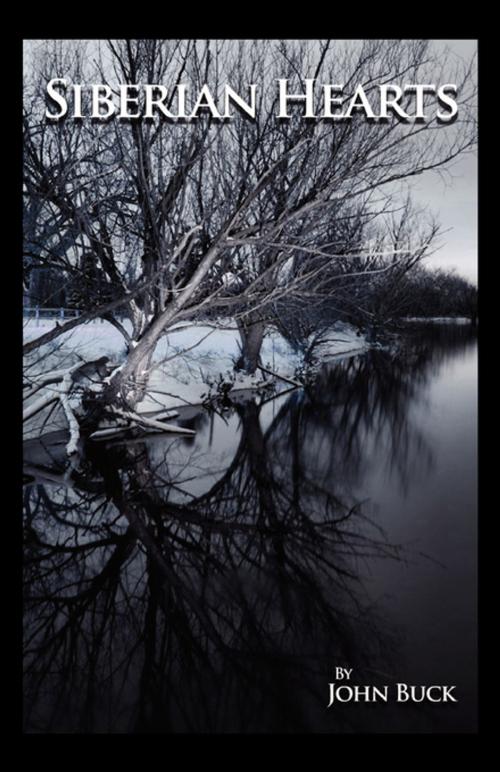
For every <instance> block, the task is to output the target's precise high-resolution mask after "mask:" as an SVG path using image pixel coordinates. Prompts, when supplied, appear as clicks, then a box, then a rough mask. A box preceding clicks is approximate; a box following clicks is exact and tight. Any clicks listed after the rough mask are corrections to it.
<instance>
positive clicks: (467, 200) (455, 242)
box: [25, 40, 477, 281]
mask: <svg viewBox="0 0 500 772" xmlns="http://www.w3.org/2000/svg"><path fill="white" fill-rule="evenodd" d="M36 45H37V43H36V41H35V42H32V41H30V42H29V43H28V44H27V46H26V47H25V65H29V62H30V49H31V47H32V46H35V47H36ZM432 45H433V46H435V47H436V48H438V49H440V48H444V47H445V46H446V47H449V48H450V49H451V51H453V52H454V53H455V54H456V55H457V56H459V57H463V58H464V59H466V60H470V58H471V57H472V56H473V55H474V53H475V52H476V51H477V41H475V40H434V41H432ZM411 187H412V191H413V197H414V200H415V202H416V203H419V204H423V205H426V206H427V207H428V208H429V209H430V211H432V212H433V213H434V214H435V215H436V218H437V220H438V221H439V223H440V224H441V228H442V230H443V234H442V236H441V238H440V242H439V243H440V245H441V246H440V248H439V249H438V250H437V252H436V253H435V254H434V255H432V256H431V257H430V258H429V263H431V264H433V265H436V266H443V267H446V268H455V269H456V270H457V272H458V273H460V274H461V275H462V276H465V277H466V278H468V279H471V280H473V281H477V157H476V155H475V154H468V155H465V156H462V157H460V158H459V159H458V161H456V162H455V163H454V165H453V167H452V168H451V169H450V170H449V173H447V174H445V175H444V176H441V175H439V174H436V173H432V172H427V173H425V174H423V175H420V176H418V177H415V178H414V180H413V181H412V183H411Z"/></svg>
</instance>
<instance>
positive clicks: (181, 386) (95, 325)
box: [24, 319, 367, 412]
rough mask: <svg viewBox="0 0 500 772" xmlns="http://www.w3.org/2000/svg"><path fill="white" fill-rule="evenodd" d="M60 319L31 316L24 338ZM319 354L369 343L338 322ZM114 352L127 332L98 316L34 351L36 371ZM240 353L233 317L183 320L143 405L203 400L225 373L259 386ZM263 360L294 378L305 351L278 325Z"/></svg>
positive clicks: (164, 344) (155, 368) (118, 356)
mask: <svg viewBox="0 0 500 772" xmlns="http://www.w3.org/2000/svg"><path fill="white" fill-rule="evenodd" d="M54 324H55V321H52V320H42V319H40V320H38V322H37V321H36V320H33V319H30V320H26V322H25V325H24V339H25V340H31V339H32V338H36V337H38V336H39V335H42V334H43V333H45V332H47V331H48V330H50V329H52V327H53V326H54ZM324 337H325V340H324V342H322V343H321V344H320V346H319V347H318V349H317V352H316V356H317V357H318V359H320V360H321V361H328V360H331V359H333V358H336V357H338V356H344V355H347V354H351V353H356V352H360V351H362V350H364V349H365V348H367V344H366V342H365V339H364V338H363V337H362V336H359V335H357V334H356V331H355V330H354V329H353V328H352V327H350V326H349V325H347V324H344V323H341V322H338V323H337V324H335V325H334V326H333V327H332V329H331V330H330V331H329V332H328V334H327V335H326V336H324ZM101 356H108V357H109V358H110V360H111V361H113V362H116V363H119V362H121V361H122V360H123V358H124V356H125V343H124V339H123V337H122V335H121V334H120V332H119V331H118V330H116V328H115V327H113V326H112V325H111V324H109V323H108V322H101V321H94V322H88V323H86V324H83V325H80V326H78V327H76V328H74V329H73V330H70V331H69V332H68V333H65V334H64V335H61V336H60V337H59V338H58V339H57V340H56V341H54V342H52V343H49V344H47V345H46V346H44V347H43V348H41V349H39V350H36V351H34V352H33V353H32V354H31V355H30V356H29V357H28V362H29V363H31V369H32V371H33V372H39V371H41V370H43V371H47V370H51V369H55V368H62V367H66V366H68V367H69V366H70V365H71V364H73V363H75V362H76V361H78V358H79V357H80V358H81V359H83V360H90V359H97V358H98V357H101ZM238 356H239V335H238V331H237V328H236V325H235V324H234V322H233V321H232V320H228V319H225V320H220V321H219V322H217V325H206V324H196V323H190V322H183V323H181V324H179V325H177V326H176V327H174V328H172V329H171V330H170V331H169V333H168V334H167V335H165V336H163V338H162V339H161V340H160V341H159V343H158V346H157V348H156V350H155V353H154V357H153V364H152V368H151V371H150V376H149V395H148V397H147V398H146V399H145V400H144V401H143V402H142V403H141V404H140V405H139V406H138V410H139V411H140V412H150V411H154V410H158V409H160V408H164V407H174V406H178V405H186V404H191V405H196V404H200V403H201V402H202V401H203V399H204V398H205V397H206V396H207V395H208V394H209V392H210V391H211V390H212V391H213V390H214V389H215V385H214V384H216V382H217V381H218V380H220V379H221V378H222V379H224V380H225V381H228V382H229V381H232V382H233V386H232V388H233V389H245V388H251V387H254V386H257V385H258V384H259V382H262V381H263V379H264V377H265V376H264V374H263V373H262V372H261V371H259V372H258V374H257V375H255V376H253V377H249V376H243V375H235V373H234V362H235V360H236V359H237V358H238ZM261 359H262V364H263V366H264V367H266V368H267V369H269V370H271V371H272V372H274V373H278V374H280V375H283V376H285V377H287V378H293V376H294V373H295V372H296V371H297V369H298V368H300V367H301V365H302V356H301V354H300V353H298V352H296V351H294V350H293V349H292V347H291V346H290V344H289V343H288V342H287V341H286V340H285V339H284V338H283V337H282V336H281V335H280V334H279V333H278V332H276V331H275V330H270V331H269V332H268V334H267V335H266V337H265V339H264V343H263V347H262V351H261Z"/></svg>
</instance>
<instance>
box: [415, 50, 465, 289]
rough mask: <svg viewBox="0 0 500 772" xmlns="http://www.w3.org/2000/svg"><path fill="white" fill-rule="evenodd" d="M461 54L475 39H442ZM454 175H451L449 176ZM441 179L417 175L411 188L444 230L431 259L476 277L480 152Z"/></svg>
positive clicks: (462, 159) (459, 163)
mask: <svg viewBox="0 0 500 772" xmlns="http://www.w3.org/2000/svg"><path fill="white" fill-rule="evenodd" d="M436 44H437V45H440V44H443V45H444V44H446V45H448V46H449V47H450V49H452V50H453V51H454V52H456V53H457V54H458V55H459V56H463V57H464V58H466V59H469V58H470V57H471V56H473V55H474V53H475V52H476V51H477V41H475V40H443V41H441V40H440V41H436ZM450 176H451V179H449V177H450ZM445 177H446V179H441V178H440V176H439V175H437V174H433V173H426V174H423V175H422V176H421V177H419V178H416V179H415V182H414V183H413V186H412V189H413V191H414V198H415V201H417V202H419V203H422V204H424V205H427V206H428V207H429V209H430V210H431V211H432V212H434V213H435V214H436V217H437V219H438V220H439V222H440V224H441V226H442V228H443V230H448V229H449V230H448V232H447V233H444V234H443V235H442V237H441V239H440V243H441V244H442V246H441V248H440V249H439V250H438V251H437V252H436V254H435V255H433V256H432V257H430V258H429V263H432V264H433V265H439V266H443V267H446V268H456V269H457V273H459V274H461V275H462V276H465V277H466V278H467V279H471V280H472V281H474V282H476V281H477V155H476V154H469V155H466V156H463V157H462V158H460V159H459V160H458V161H457V162H456V164H454V166H453V168H452V169H451V170H450V174H446V175H445Z"/></svg>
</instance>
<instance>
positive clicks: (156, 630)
mask: <svg viewBox="0 0 500 772" xmlns="http://www.w3.org/2000/svg"><path fill="white" fill-rule="evenodd" d="M476 368H477V344H476V337H475V334H474V332H473V331H472V330H471V329H470V328H468V327H462V326H453V327H427V328H423V329H416V328H415V329H413V331H412V332H411V334H410V336H409V340H408V343H407V345H406V346H405V347H404V349H403V350H402V351H400V352H398V353H397V354H396V353H392V354H391V353H388V352H383V351H371V352H368V353H367V354H364V355H358V356H355V357H352V358H350V359H346V360H344V361H341V362H337V363H334V364H330V365H328V366H325V367H324V369H323V370H322V372H321V374H320V377H319V379H318V380H317V382H316V383H315V384H314V386H313V387H310V388H307V389H304V390H300V391H299V390H295V391H292V392H291V393H288V394H284V395H282V396H278V397H276V398H274V399H269V398H258V399H255V398H254V397H250V398H248V397H247V398H246V399H243V400H242V401H241V403H240V404H237V405H234V406H231V407H229V408H226V409H221V410H219V411H218V412H214V411H210V412H209V411H206V410H199V409H189V411H188V410H186V411H185V412H184V414H183V415H182V416H181V419H182V420H181V423H182V424H183V425H185V426H189V427H191V428H195V429H196V436H195V437H194V438H192V439H191V438H187V439H186V438H180V437H174V436H173V435H169V436H167V435H155V436H151V437H150V438H149V439H147V440H144V439H137V440H129V441H127V442H124V441H123V440H121V441H115V442H107V443H103V442H100V443H96V442H94V443H89V447H88V448H87V449H86V453H85V456H84V458H83V460H81V461H80V464H79V466H78V468H77V469H75V470H67V469H66V470H65V469H64V467H63V466H62V463H61V458H62V457H63V456H62V453H61V450H62V449H63V448H64V444H63V443H64V439H63V438H60V439H59V442H57V441H54V442H52V443H50V444H47V443H46V444H45V447H43V446H41V445H40V444H39V443H33V442H32V443H28V444H27V445H26V447H25V467H26V485H25V489H24V503H25V513H24V526H25V528H24V532H25V602H24V619H25V631H24V646H25V676H24V692H25V708H24V715H25V729H26V731H28V732H92V733H95V732H108V733H110V732H131V733H139V732H212V733H217V732H265V733H267V732H331V733H336V732H473V731H475V729H476V698H475V690H476V581H477V578H476V573H477V572H476V568H477V567H476V533H477V522H476V515H477V513H476V488H477V481H476V471H477V470H476V457H477V448H476V425H477V371H476ZM336 666H345V667H349V668H353V676H352V681H353V683H356V684H370V685H374V686H378V687H379V688H381V687H382V686H383V685H388V686H389V695H390V696H389V702H388V703H387V704H385V703H380V702H378V703H377V704H352V703H350V704H347V703H346V704H343V705H334V706H333V707H331V708H330V709H327V708H326V706H327V704H328V702H329V686H328V684H329V683H330V682H332V681H334V680H335V677H334V669H335V667H336ZM397 682H405V683H408V684H444V685H455V687H456V688H455V692H454V693H455V695H456V696H457V698H458V702H457V703H456V704H449V703H448V704H443V705H430V704H429V703H423V704H413V705H412V704H408V703H405V704H397V703H396V702H395V701H394V699H393V694H394V691H393V690H394V687H395V684H396V683H397Z"/></svg>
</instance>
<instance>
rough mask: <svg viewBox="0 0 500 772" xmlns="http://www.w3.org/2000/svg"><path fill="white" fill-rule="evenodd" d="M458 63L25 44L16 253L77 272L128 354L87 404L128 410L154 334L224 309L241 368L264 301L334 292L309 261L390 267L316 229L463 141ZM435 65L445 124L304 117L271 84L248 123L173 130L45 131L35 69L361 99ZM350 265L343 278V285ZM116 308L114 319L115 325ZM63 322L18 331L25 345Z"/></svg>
mask: <svg viewBox="0 0 500 772" xmlns="http://www.w3.org/2000/svg"><path fill="white" fill-rule="evenodd" d="M35 54H36V55H35ZM471 66H472V65H464V66H461V67H457V68H456V71H454V72H453V73H452V72H451V69H452V62H451V60H449V59H447V57H446V56H443V57H440V59H439V62H438V60H437V57H436V55H433V54H432V52H431V50H430V47H429V45H428V43H427V42H426V41H394V40H388V41H365V42H364V43H360V42H357V41H356V42H354V43H352V44H351V45H349V44H348V43H345V42H342V41H340V42H335V43H332V42H331V41H313V42H312V43H307V42H290V41H286V42H283V41H260V42H259V41H252V42H251V43H249V42H238V41H190V40H180V41H175V40H174V41H173V40H168V41H164V40H135V41H108V42H106V43H102V44H99V45H98V46H97V47H94V48H93V49H92V50H90V51H89V50H87V54H86V55H85V52H84V51H83V48H82V47H81V46H80V45H76V46H75V44H74V43H73V42H57V43H53V44H47V46H46V48H43V49H42V52H41V53H36V52H35V53H34V54H33V56H32V60H31V62H30V67H29V75H28V77H27V79H26V97H25V148H26V149H25V195H26V202H27V203H26V211H27V212H28V213H29V216H28V217H27V220H26V224H27V230H28V231H29V238H28V240H27V241H28V253H29V254H30V255H31V256H33V258H34V259H36V260H37V261H38V262H40V263H43V264H45V265H58V266H59V267H60V268H61V270H63V271H65V272H67V274H68V276H74V277H75V282H76V283H77V284H78V291H79V293H80V295H79V302H80V303H82V304H84V307H85V309H86V311H87V315H85V314H84V315H83V321H85V319H86V318H87V319H88V318H90V317H92V316H97V315H100V316H102V317H104V318H107V319H109V320H110V321H112V323H114V324H115V326H117V327H118V329H120V330H121V332H122V334H123V336H124V340H125V341H126V345H127V348H128V353H127V356H126V359H125V362H124V363H123V365H122V366H121V367H120V368H118V369H116V371H115V372H114V373H113V374H112V376H111V377H110V378H108V379H107V382H106V384H105V387H104V388H103V390H102V400H101V401H102V404H103V405H104V406H105V405H109V404H113V405H115V406H118V407H119V408H120V409H124V410H127V411H130V410H133V409H134V407H135V405H136V404H137V402H138V401H139V400H140V399H141V398H142V397H143V396H144V393H145V390H146V387H147V378H148V371H149V367H150V363H151V358H152V355H153V352H154V349H155V347H156V344H157V342H158V340H159V338H160V337H161V336H162V335H163V334H164V333H165V331H166V330H168V329H169V327H170V326H172V325H173V324H174V323H176V322H178V321H179V320H181V319H188V318H189V319H196V318H200V317H203V316H204V315H206V314H207V313H209V312H210V313H211V314H218V313H219V314H225V315H228V314H229V315H233V316H234V317H235V318H236V319H237V321H238V324H239V327H240V332H241V338H242V359H241V362H240V366H242V367H244V368H245V369H249V370H252V369H254V368H255V366H256V363H257V362H258V356H259V351H260V344H261V342H262V338H263V335H264V332H265V326H266V324H267V323H268V322H269V320H270V319H272V316H273V313H274V311H275V309H276V303H277V301H279V300H280V299H283V298H286V297H291V296H298V295H299V294H300V292H301V290H303V289H304V291H305V288H306V287H307V292H308V293H309V294H310V296H311V297H314V296H321V295H322V294H323V295H324V294H325V293H327V292H328V293H330V294H334V292H335V289H336V288H335V283H332V284H330V285H329V284H328V282H327V283H326V284H325V277H329V280H330V279H332V272H329V271H328V270H325V266H327V265H329V264H331V265H335V264H337V263H338V262H339V261H340V260H342V261H344V263H345V261H346V260H347V259H348V260H350V261H352V265H354V264H355V261H356V260H357V259H361V261H362V263H363V267H362V268H361V270H362V271H363V272H364V273H370V272H372V273H373V274H375V275H377V274H378V273H380V272H381V271H384V272H386V271H388V270H391V271H392V270H393V269H398V267H399V266H400V260H399V258H398V256H397V250H395V251H394V250H393V254H394V259H393V260H392V261H391V264H390V266H388V265H386V264H384V265H383V266H381V265H380V262H377V261H375V262H373V261H372V259H371V258H373V257H374V256H375V254H374V251H373V245H372V244H370V243H367V242H363V241H362V240H360V239H357V242H356V251H354V252H351V251H350V250H349V249H346V242H345V241H343V242H342V243H340V244H339V243H331V241H330V240H329V238H328V233H329V232H330V233H331V230H332V223H337V224H338V223H340V222H344V223H349V222H351V221H352V222H354V223H356V222H359V218H360V217H361V218H362V219H363V218H364V219H365V220H366V221H367V222H375V221H376V220H377V218H379V217H382V216H384V215H386V214H387V212H388V211H391V209H396V208H397V202H398V200H399V199H400V185H401V184H402V183H403V182H404V181H405V180H408V179H409V178H410V177H412V176H414V175H416V174H420V173H422V172H423V171H426V170H432V169H440V168H443V167H445V166H446V165H447V164H449V163H450V162H452V161H453V160H454V159H455V158H457V157H458V156H459V155H460V154H461V153H464V152H468V151H470V150H471V149H472V148H473V147H474V143H475V131H476V130H475V115H474V110H473V106H474V96H475V88H474V83H473V81H472V80H471V77H470V74H471ZM440 71H442V72H445V73H446V77H447V80H449V79H450V78H452V77H453V78H454V80H455V81H456V82H457V83H458V85H459V95H460V97H459V102H460V110H459V118H458V120H457V121H456V122H455V123H454V124H453V125H451V126H445V125H439V123H438V120H437V118H430V119H429V120H428V121H427V122H425V123H423V124H422V123H420V122H414V123H402V122H398V121H396V120H392V121H389V122H387V123H378V124H373V123H370V122H367V121H365V120H363V118H362V116H360V115H353V117H352V120H350V121H349V122H341V123H335V122H333V123H332V122H331V121H311V120H304V119H303V117H302V115H301V114H300V108H299V107H298V106H296V108H292V110H291V113H292V114H291V117H290V119H289V120H283V119H280V118H279V117H277V111H276V109H275V108H276V104H275V99H276V95H275V92H273V91H270V90H266V89H261V90H260V91H259V97H258V104H257V111H256V119H255V120H248V116H245V115H243V114H235V116H234V119H231V120H230V121H224V120H222V121H221V120H217V119H215V118H213V116H212V115H210V114H205V115H203V116H199V119H198V120H196V121H191V122H188V124H187V125H185V124H184V123H183V122H182V121H179V122H161V121H159V120H146V119H145V120H130V121H128V122H122V123H119V122H117V121H109V122H107V123H106V122H92V121H89V120H83V121H76V122H75V121H71V120H66V121H65V122H58V123H55V124H48V123H46V122H45V121H44V120H43V118H41V115H42V112H41V110H40V106H41V102H42V94H41V87H42V85H43V83H44V82H46V80H47V79H48V74H49V72H50V74H51V76H52V77H53V75H54V72H57V73H58V74H61V75H64V76H66V77H69V78H70V79H72V80H75V81H77V80H78V81H80V82H83V81H85V82H96V81H99V82H101V83H109V84H110V86H111V88H114V87H115V84H116V82H121V83H127V84H137V83H141V82H147V83H169V84H174V85H175V84H179V83H181V82H188V83H189V84H190V88H192V89H193V91H194V92H196V91H200V90H201V88H202V86H203V84H205V83H210V86H211V90H212V92H213V93H216V94H218V93H220V91H221V89H222V86H223V84H224V83H226V82H230V83H231V84H232V85H233V86H234V88H235V89H236V90H237V91H238V90H239V92H240V93H243V91H244V88H245V87H246V86H248V84H249V83H256V82H259V83H271V82H274V81H275V79H276V78H277V77H280V78H283V77H287V79H288V81H289V84H290V90H291V91H292V90H293V91H294V92H299V91H301V90H302V91H303V87H304V79H305V78H306V77H310V78H315V79H316V80H317V82H318V88H319V82H320V81H322V82H327V81H330V82H332V83H333V82H337V81H338V80H339V78H341V79H342V80H343V83H344V84H345V91H346V94H349V92H350V91H351V92H352V91H353V90H354V88H355V86H356V85H358V84H361V85H363V86H364V88H365V90H366V93H367V94H370V93H371V92H373V93H375V91H376V87H377V84H380V83H388V82H397V81H398V80H401V79H403V78H404V79H405V80H406V79H407V80H413V82H416V83H418V82H428V77H429V76H428V73H429V72H432V75H433V80H436V79H437V78H438V76H439V73H440ZM426 76H427V77H426ZM173 94H174V91H173V90H172V98H173ZM351 230H353V229H351ZM337 232H338V229H337ZM396 240H397V235H396ZM334 241H335V239H334ZM425 246H427V244H422V243H417V244H415V243H414V242H413V243H412V244H411V245H408V244H405V246H404V248H403V254H402V255H400V257H401V259H404V261H405V264H406V265H408V261H409V260H410V261H411V259H413V256H414V257H415V258H416V256H417V255H421V254H422V249H423V248H424V247H425ZM347 253H348V254H347ZM378 257H379V258H382V257H383V255H379V256H378ZM366 258H368V260H367V259H366ZM349 274H352V275H349ZM358 275H359V270H356V269H354V270H351V271H350V272H349V271H347V272H344V275H343V279H342V284H343V287H344V292H345V291H346V289H345V288H346V287H347V284H348V281H349V280H352V281H354V280H357V278H358ZM396 275H398V274H397V270H395V271H394V276H396ZM118 310H120V313H121V314H125V315H127V316H128V317H129V318H130V320H131V323H132V331H131V332H129V331H128V330H127V329H126V328H125V327H124V325H123V324H122V323H121V321H120V319H119V318H118V316H117V311H118ZM77 323H78V322H77V321H71V322H69V323H68V324H67V325H62V326H61V328H60V329H59V330H54V331H51V332H49V333H48V334H46V335H43V336H40V337H39V338H38V339H37V340H34V341H30V342H29V343H28V344H27V345H26V351H27V352H29V351H33V350H35V348H36V347H39V346H41V345H43V344H44V343H45V342H47V341H48V340H53V339H54V338H55V337H57V336H58V335H59V334H61V333H62V332H63V331H65V330H66V329H69V325H76V324H77Z"/></svg>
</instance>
